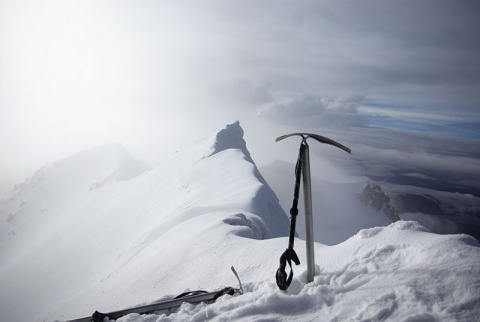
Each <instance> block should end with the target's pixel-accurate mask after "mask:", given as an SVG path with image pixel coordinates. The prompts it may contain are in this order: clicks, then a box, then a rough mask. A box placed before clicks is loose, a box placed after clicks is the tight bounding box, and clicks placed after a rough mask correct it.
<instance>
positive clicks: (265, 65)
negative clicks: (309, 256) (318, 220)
mask: <svg viewBox="0 0 480 322" xmlns="http://www.w3.org/2000/svg"><path fill="white" fill-rule="evenodd" d="M479 12H480V7H479V4H478V3H476V2H468V1H456V2H450V1H422V2H417V1H412V2H410V1H407V2H405V1H403V2H381V3H379V2H373V1H361V2H358V1H342V2H336V1H301V2H292V1H261V2H258V1H246V2H245V1H241V2H239V1H237V2H233V1H202V2H187V1H175V2H171V1H136V2H127V1H81V2H80V1H78V2H73V1H61V2H58V1H40V2H38V1H15V2H10V1H0V49H1V50H0V151H1V152H0V153H1V157H0V169H1V178H0V192H2V194H3V193H6V192H7V191H9V190H10V189H11V188H12V186H13V185H14V184H16V183H20V182H22V181H24V180H25V179H26V178H27V177H29V176H31V175H32V174H33V173H34V171H35V170H37V169H38V168H40V167H41V166H43V165H44V164H46V163H48V162H51V161H54V160H57V159H59V158H63V157H66V156H68V155H71V154H73V153H76V152H78V151H80V150H83V149H86V148H90V147H92V146H98V145H102V144H105V143H111V142H120V143H122V144H123V145H124V146H125V147H126V148H127V149H128V150H129V151H130V152H131V153H132V154H133V155H134V156H135V157H137V158H139V159H142V160H144V161H146V162H147V163H148V164H150V165H152V166H155V165H157V164H159V163H160V162H161V161H162V160H163V159H164V158H165V157H167V156H168V155H170V154H171V153H173V152H175V151H176V149H178V148H179V147H181V146H183V145H185V144H187V143H188V142H191V141H194V140H195V139H197V138H198V137H201V136H205V135H208V134H210V133H211V132H212V131H214V130H215V129H216V128H219V127H222V126H224V125H225V124H226V123H227V122H231V121H234V120H240V122H241V124H242V127H243V128H244V130H245V138H246V141H247V144H248V147H249V149H250V151H251V153H252V157H253V158H254V160H255V161H256V162H257V164H259V165H260V166H262V165H266V164H269V163H270V162H273V161H274V160H276V159H282V160H287V161H288V159H289V158H290V159H291V158H293V159H295V157H296V149H297V143H295V142H291V143H286V142H285V143H283V142H282V144H280V143H274V140H275V137H277V136H279V135H282V134H286V133H289V132H293V131H295V132H296V131H307V130H308V131H310V132H315V133H318V134H320V135H327V136H329V137H331V138H332V139H334V140H337V141H339V142H340V143H343V144H345V145H348V144H349V145H350V146H349V147H351V148H352V150H353V155H352V157H351V158H350V157H349V156H347V155H345V156H344V155H343V154H339V155H337V154H335V153H334V152H330V151H329V150H328V149H320V150H318V151H317V152H315V151H312V153H318V154H322V155H324V157H326V158H333V159H332V160H331V161H330V162H334V163H338V166H341V167H342V168H345V169H346V170H345V171H343V170H342V171H343V172H346V173H347V174H348V175H370V176H375V175H379V176H380V175H381V176H382V177H388V176H389V175H390V174H391V173H397V172H398V171H397V170H398V169H399V168H401V169H405V168H407V170H408V171H406V172H405V171H403V170H402V171H403V172H405V173H417V174H420V175H424V176H431V175H432V173H430V172H428V173H425V171H426V170H425V169H428V170H429V171H430V170H432V169H433V170H435V171H436V172H435V174H444V175H445V173H448V174H447V175H446V179H445V180H452V174H455V176H454V178H453V181H455V182H456V183H458V182H460V183H461V185H462V187H467V188H465V189H467V190H468V189H470V188H472V187H473V186H474V182H475V181H476V182H478V180H477V177H475V176H478V175H477V174H478V173H480V171H478V169H479V163H478V156H479V143H478V142H479V140H480V136H479V123H480V122H479V120H480V118H479V115H478V106H479V104H480V93H479V91H478V88H479V86H480V84H479V83H480V78H479V77H478V75H479V74H480V65H479V64H478V57H479V56H480V43H479V42H478V39H479V35H480V23H479V22H478V13H479ZM406 133H408V134H409V135H410V136H408V138H409V141H408V142H406V141H405V138H406V136H405V135H406ZM414 137H415V138H414ZM386 138H388V140H387V139H386ZM342 140H343V141H342ZM432 142H433V143H432ZM431 145H433V146H435V147H441V149H440V148H439V149H437V150H435V151H431V150H430V146H431ZM372 155H375V156H378V158H374V159H372V158H371V156H372ZM445 155H446V156H447V157H444V156H445ZM347 160H349V161H347ZM289 162H290V161H289ZM319 162H320V161H319ZM353 170H355V171H353ZM457 171H459V173H460V175H459V176H458V177H457V176H456V174H457ZM343 175H345V173H342V174H339V176H343ZM472 175H474V177H473V178H472V177H471V176H472ZM467 181H469V182H470V183H468V182H467ZM466 182H467V183H466ZM473 188H477V189H478V186H476V187H473ZM462 191H463V190H462Z"/></svg>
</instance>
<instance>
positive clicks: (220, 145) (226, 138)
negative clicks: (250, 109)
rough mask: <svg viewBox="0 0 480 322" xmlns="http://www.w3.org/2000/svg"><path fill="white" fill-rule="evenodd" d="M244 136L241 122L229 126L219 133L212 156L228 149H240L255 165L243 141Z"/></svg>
mask: <svg viewBox="0 0 480 322" xmlns="http://www.w3.org/2000/svg"><path fill="white" fill-rule="evenodd" d="M243 134H244V132H243V129H242V127H241V126H240V122H239V121H235V122H233V123H230V124H227V125H226V126H225V127H224V128H223V129H221V130H220V131H218V132H217V134H216V136H215V142H214V144H213V149H214V150H213V152H212V154H211V155H214V154H216V153H218V152H221V151H224V150H228V149H239V150H241V151H242V152H243V153H244V155H245V158H246V159H247V160H248V161H250V162H252V163H253V160H252V158H251V156H250V152H249V151H248V149H247V144H246V143H245V140H244V139H243Z"/></svg>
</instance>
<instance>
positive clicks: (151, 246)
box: [0, 122, 480, 322]
mask: <svg viewBox="0 0 480 322" xmlns="http://www.w3.org/2000/svg"><path fill="white" fill-rule="evenodd" d="M290 186H292V187H291V189H293V182H292V183H291V184H289V187H290ZM331 187H332V189H330V190H329V191H332V193H333V192H335V194H336V195H338V194H342V190H341V186H340V185H338V186H333V185H332V186H331ZM349 189H350V188H349ZM347 190H348V189H347ZM348 191H349V193H351V192H352V191H353V188H352V189H350V190H348ZM332 198H333V195H332ZM323 200H324V203H326V204H328V202H327V200H329V199H328V198H327V199H323ZM318 202H319V203H321V201H318ZM316 206H317V204H314V207H316ZM314 209H315V208H314ZM329 211H333V210H329V208H328V206H327V207H326V208H324V209H323V211H322V216H323V217H321V218H315V220H318V221H324V220H325V218H328V216H332V217H336V218H342V221H343V223H344V225H347V226H348V229H347V231H348V234H349V236H347V233H345V232H344V233H343V235H342V238H341V239H342V242H340V243H337V244H334V245H330V246H327V245H325V244H324V243H319V242H317V243H315V255H316V270H317V272H316V276H315V279H314V281H313V282H312V283H307V282H306V265H305V264H306V259H305V243H304V241H303V240H302V239H300V238H296V239H295V249H296V251H297V253H298V255H299V258H300V261H301V265H299V266H295V267H294V272H295V275H294V279H293V282H292V285H291V286H290V288H289V289H288V291H286V292H283V291H280V290H279V289H278V288H277V286H276V283H275V271H276V269H277V267H278V259H279V257H280V255H281V254H282V252H283V251H284V250H285V248H286V247H287V244H288V237H287V236H288V233H289V220H288V217H287V215H286V214H285V212H284V211H283V209H282V207H281V206H280V204H279V201H278V199H277V197H276V195H275V193H274V192H273V191H272V190H271V188H270V187H269V186H268V184H267V182H266V181H265V180H264V179H263V177H262V176H261V174H260V172H259V171H258V169H257V168H256V166H255V163H254V162H253V160H252V158H251V156H250V154H249V152H248V150H247V146H246V143H245V141H244V140H243V130H242V128H241V126H240V124H239V123H238V122H235V123H232V124H228V125H227V126H226V127H225V128H223V129H221V130H219V131H216V132H215V133H214V134H213V135H212V136H211V137H208V138H206V139H203V140H199V141H197V142H195V143H194V144H192V145H191V146H188V147H185V148H184V149H181V150H179V151H178V152H177V153H175V154H174V155H172V156H171V157H170V158H169V159H167V160H165V161H164V162H163V163H162V164H160V165H158V166H156V167H154V168H149V167H148V166H147V165H146V164H144V163H143V162H141V161H139V160H136V159H135V158H133V157H131V156H130V155H129V154H128V152H127V151H126V150H125V149H124V148H123V147H121V146H120V145H111V146H103V147H99V148H95V149H92V150H89V151H84V152H81V153H79V154H77V155H74V156H72V157H70V158H67V159H64V160H60V161H58V162H55V163H53V164H50V165H47V166H46V167H44V168H42V169H40V170H39V171H38V172H37V173H36V174H35V175H34V176H33V177H32V178H31V179H30V180H27V182H25V183H24V184H23V185H21V186H19V187H18V189H17V190H16V191H15V193H14V194H13V195H12V196H11V197H10V198H9V199H6V200H4V201H2V202H1V204H0V233H1V239H0V285H2V291H1V292H0V320H1V321H13V322H15V321H55V320H68V319H72V318H79V317H84V316H89V315H91V314H92V313H93V312H94V311H95V310H99V311H101V312H109V311H112V310H118V309H123V308H126V307H132V306H136V305H140V304H145V303H152V302H156V301H161V300H162V299H163V300H164V299H170V298H172V297H174V296H176V295H178V294H180V293H182V292H184V291H186V290H195V289H205V290H209V291H213V290H216V289H220V288H222V287H224V286H237V281H236V278H235V277H234V275H233V274H232V272H231V271H230V266H232V265H233V266H235V268H236V270H237V271H238V273H239V275H240V278H241V279H242V282H243V284H244V289H245V293H244V294H243V295H235V296H230V295H225V296H222V297H221V298H219V299H218V300H217V301H216V302H214V303H211V304H199V305H191V304H184V305H182V306H181V307H180V308H178V309H176V310H171V311H160V312H156V314H150V315H138V314H130V315H128V316H125V317H122V318H120V319H118V321H123V322H137V321H148V322H152V321H185V320H189V321H205V320H213V321H229V320H243V321H277V320H278V321H286V320H288V321H318V320H321V321H344V320H358V321H383V320H391V321H400V320H403V321H435V320H442V321H472V320H475V319H476V318H477V316H478V315H479V313H480V305H479V303H480V291H479V290H480V288H479V287H480V279H479V278H478V276H480V268H479V266H478V262H479V259H480V251H479V249H480V248H479V246H480V245H479V243H478V242H477V241H476V239H474V238H473V237H469V236H467V235H437V234H433V233H431V232H429V231H428V230H427V229H426V228H424V227H423V226H421V225H420V224H418V223H416V222H413V221H400V222H397V223H394V224H390V225H388V226H387V225H381V224H380V225H376V224H375V223H374V222H373V221H369V222H368V224H367V225H365V222H364V221H363V220H359V219H358V218H364V217H362V216H363V215H360V216H359V215H358V214H357V213H355V212H354V211H355V209H354V207H353V206H352V205H349V207H344V208H341V207H340V208H335V211H336V212H338V213H329ZM355 216H357V218H355ZM300 217H301V215H300ZM332 222H333V221H332ZM334 223H335V222H334ZM335 224H336V225H337V223H335ZM337 226H338V225H337ZM365 226H367V227H365ZM368 226H369V227H368ZM323 227H324V228H323V231H324V232H325V231H327V230H328V229H332V230H334V229H336V228H335V227H333V226H332V225H330V226H328V225H323ZM325 227H327V228H325ZM297 228H298V229H299V230H300V229H301V226H300V225H299V226H297ZM316 233H317V232H316ZM299 235H300V234H299Z"/></svg>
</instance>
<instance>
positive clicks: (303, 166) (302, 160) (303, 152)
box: [275, 133, 351, 290]
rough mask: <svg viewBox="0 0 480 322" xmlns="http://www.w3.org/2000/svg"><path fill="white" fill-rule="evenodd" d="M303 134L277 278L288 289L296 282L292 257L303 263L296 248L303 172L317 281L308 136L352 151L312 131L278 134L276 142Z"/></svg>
mask: <svg viewBox="0 0 480 322" xmlns="http://www.w3.org/2000/svg"><path fill="white" fill-rule="evenodd" d="M294 135H299V136H301V137H302V142H301V144H300V151H299V153H298V159H297V164H296V166H295V189H294V193H293V205H292V208H291V209H290V216H291V223H290V238H289V240H288V248H287V250H286V251H285V252H284V253H283V254H282V256H281V257H280V267H279V268H278V270H277V274H276V278H277V285H278V287H279V288H280V289H281V290H286V289H287V288H288V287H289V286H290V283H291V282H292V277H293V268H292V261H293V262H294V263H295V264H297V265H299V264H300V260H299V259H298V256H297V254H296V253H295V250H294V249H293V243H294V237H295V224H296V221H297V215H298V195H299V190H300V176H302V177H303V197H304V203H305V234H306V246H307V281H308V283H310V282H313V276H314V275H315V254H314V251H313V217H312V188H311V178H310V155H309V148H308V144H307V139H308V138H312V139H315V140H317V141H318V142H320V143H325V144H330V145H333V146H336V147H337V148H340V149H342V150H344V151H346V152H348V153H351V151H350V149H349V148H347V147H346V146H344V145H342V144H340V143H338V142H335V141H333V140H331V139H329V138H326V137H324V136H320V135H317V134H310V133H292V134H287V135H282V136H280V137H278V138H277V139H276V140H275V142H278V141H280V140H283V139H285V138H288V137H290V136H294ZM287 263H288V265H289V266H290V269H291V270H290V274H289V275H288V277H287V273H286V272H285V267H286V266H287Z"/></svg>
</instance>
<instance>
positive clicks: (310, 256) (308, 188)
mask: <svg viewBox="0 0 480 322" xmlns="http://www.w3.org/2000/svg"><path fill="white" fill-rule="evenodd" d="M303 144H305V152H304V159H303V165H302V178H303V198H304V202H305V235H306V244H307V281H308V283H310V282H313V276H314V275H315V252H314V248H313V242H314V240H313V215H312V182H311V177H310V153H309V149H308V144H307V142H306V140H305V141H304V143H303Z"/></svg>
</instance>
